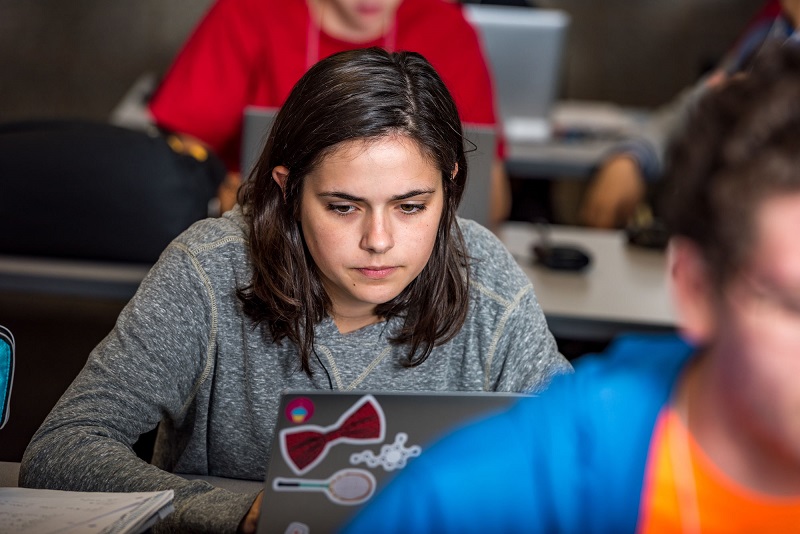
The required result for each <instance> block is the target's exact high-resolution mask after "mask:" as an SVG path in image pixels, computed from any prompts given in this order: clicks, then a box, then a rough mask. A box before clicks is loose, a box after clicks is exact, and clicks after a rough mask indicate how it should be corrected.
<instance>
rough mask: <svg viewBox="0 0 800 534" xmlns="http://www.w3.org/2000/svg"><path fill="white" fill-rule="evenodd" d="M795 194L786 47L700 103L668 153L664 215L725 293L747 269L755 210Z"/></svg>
mask: <svg viewBox="0 0 800 534" xmlns="http://www.w3.org/2000/svg"><path fill="white" fill-rule="evenodd" d="M797 191H800V48H798V46H797V45H794V44H789V43H787V44H785V45H783V46H777V45H776V46H774V47H770V48H767V49H764V50H762V51H761V52H760V53H759V55H758V57H757V58H755V60H754V62H753V64H752V66H751V70H749V71H748V72H746V73H743V74H740V75H737V76H735V77H734V78H732V79H731V80H729V81H728V82H726V83H725V84H724V85H723V86H722V87H720V88H719V89H716V90H711V91H710V92H709V94H707V95H705V96H704V98H703V99H701V101H700V102H699V103H698V104H697V107H696V109H695V110H694V112H693V113H692V115H691V117H690V119H689V121H688V123H687V125H686V128H685V131H684V132H683V135H681V136H679V137H678V138H677V139H676V141H675V142H674V143H673V145H672V147H671V150H670V151H669V153H668V156H667V168H666V175H665V190H664V197H663V204H662V214H663V217H664V219H665V222H666V223H667V226H668V227H669V229H670V231H671V233H673V234H675V235H680V236H684V237H687V238H689V239H691V240H692V241H694V242H695V243H696V244H697V245H698V246H699V247H700V249H701V251H702V253H703V255H704V257H705V259H706V262H707V263H708V265H709V269H710V271H711V274H712V276H714V279H715V281H716V283H717V288H718V289H721V288H722V286H723V284H724V283H726V282H727V281H729V280H730V278H731V277H732V276H734V275H736V274H737V273H738V272H739V271H740V270H741V269H742V268H743V267H745V266H746V263H747V260H748V253H749V252H750V251H752V248H753V246H754V240H755V238H756V236H755V230H756V229H755V227H754V226H755V224H754V216H755V212H756V210H757V209H758V207H759V206H760V205H761V204H762V202H763V201H764V200H765V199H767V198H769V197H772V196H775V195H778V194H782V193H786V192H797Z"/></svg>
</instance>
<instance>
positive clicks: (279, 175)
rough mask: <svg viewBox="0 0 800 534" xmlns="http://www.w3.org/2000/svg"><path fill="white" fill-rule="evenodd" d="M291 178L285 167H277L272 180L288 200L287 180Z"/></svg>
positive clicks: (273, 171)
mask: <svg viewBox="0 0 800 534" xmlns="http://www.w3.org/2000/svg"><path fill="white" fill-rule="evenodd" d="M288 177H289V169H287V168H286V167H284V166H283V165H277V166H276V167H275V168H273V169H272V179H273V180H275V183H276V184H278V186H279V187H280V188H281V191H283V198H286V179H287V178H288Z"/></svg>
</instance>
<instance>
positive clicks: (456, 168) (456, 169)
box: [450, 162, 458, 180]
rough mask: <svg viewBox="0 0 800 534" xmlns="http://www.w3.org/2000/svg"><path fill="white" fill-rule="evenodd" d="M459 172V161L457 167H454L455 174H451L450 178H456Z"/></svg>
mask: <svg viewBox="0 0 800 534" xmlns="http://www.w3.org/2000/svg"><path fill="white" fill-rule="evenodd" d="M457 174H458V162H456V165H455V167H453V174H451V175H450V179H451V180H455V179H456V175H457Z"/></svg>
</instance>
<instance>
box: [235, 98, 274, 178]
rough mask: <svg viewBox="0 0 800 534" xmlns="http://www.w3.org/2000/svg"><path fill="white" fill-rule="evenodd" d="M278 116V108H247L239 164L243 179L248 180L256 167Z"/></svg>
mask: <svg viewBox="0 0 800 534" xmlns="http://www.w3.org/2000/svg"><path fill="white" fill-rule="evenodd" d="M277 115H278V108H267V107H261V106H247V107H246V108H245V109H244V117H243V119H242V147H241V151H242V152H241V154H240V160H239V164H240V167H241V169H242V179H245V180H246V179H247V178H248V177H249V176H250V173H251V172H252V171H253V167H255V166H256V163H257V162H258V158H259V157H260V156H261V152H262V151H263V150H264V145H266V144H267V137H268V136H269V131H270V130H271V129H272V123H273V122H275V117H276V116H277Z"/></svg>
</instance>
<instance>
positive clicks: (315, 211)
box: [300, 135, 444, 319]
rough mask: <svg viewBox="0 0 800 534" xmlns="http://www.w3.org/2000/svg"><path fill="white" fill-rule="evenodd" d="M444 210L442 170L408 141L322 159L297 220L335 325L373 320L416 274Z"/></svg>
mask: <svg viewBox="0 0 800 534" xmlns="http://www.w3.org/2000/svg"><path fill="white" fill-rule="evenodd" d="M443 205H444V193H443V189H442V176H441V173H440V171H439V170H438V168H437V167H436V166H435V165H434V164H433V163H432V162H431V161H430V160H429V159H428V158H426V157H424V156H423V154H422V152H421V151H420V149H419V147H418V145H417V143H416V142H415V141H413V140H411V139H409V138H408V137H404V136H401V135H393V136H387V137H383V138H379V139H376V140H370V141H363V140H353V141H347V142H344V143H342V144H341V145H340V146H339V147H337V148H336V149H335V150H334V151H333V152H332V153H330V154H329V155H328V156H326V157H325V158H324V159H323V160H322V162H321V163H320V164H319V165H318V166H317V168H316V169H315V170H314V171H313V172H312V173H310V174H309V175H308V176H307V177H306V179H305V181H304V185H303V191H302V197H301V219H300V220H301V225H302V231H303V236H304V238H305V241H306V244H307V246H308V250H309V252H310V253H311V256H312V257H313V258H314V262H315V263H316V265H317V267H318V269H319V273H320V276H321V278H322V283H323V285H324V287H325V290H326V291H327V293H328V296H329V297H330V299H331V301H332V303H333V313H334V319H336V318H337V316H341V317H358V316H360V317H363V316H366V315H370V316H372V315H374V308H375V306H376V305H377V304H382V303H384V302H388V301H389V300H391V299H393V298H394V297H396V296H397V295H399V294H400V292H402V291H403V289H405V287H406V286H407V285H408V284H409V283H411V281H412V280H414V279H415V278H416V277H417V275H419V273H420V272H421V271H422V269H423V268H424V267H425V265H426V264H427V263H428V259H429V258H430V255H431V251H432V250H433V245H434V243H435V241H436V234H437V230H438V227H439V219H440V218H441V216H442V209H443Z"/></svg>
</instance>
